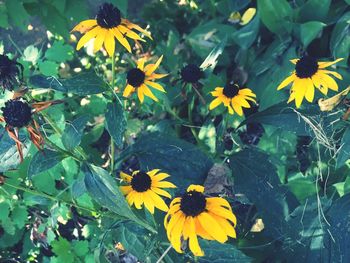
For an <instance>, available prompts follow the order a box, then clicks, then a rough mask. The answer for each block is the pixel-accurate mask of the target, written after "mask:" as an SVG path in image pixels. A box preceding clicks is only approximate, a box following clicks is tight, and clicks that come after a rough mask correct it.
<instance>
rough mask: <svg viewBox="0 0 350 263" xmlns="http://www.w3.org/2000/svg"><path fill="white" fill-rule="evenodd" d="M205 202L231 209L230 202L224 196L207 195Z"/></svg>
mask: <svg viewBox="0 0 350 263" xmlns="http://www.w3.org/2000/svg"><path fill="white" fill-rule="evenodd" d="M207 204H208V205H212V206H215V205H217V206H223V207H225V208H227V209H229V210H230V211H232V208H231V205H230V203H229V202H228V201H227V200H225V199H224V198H221V197H208V198H207Z"/></svg>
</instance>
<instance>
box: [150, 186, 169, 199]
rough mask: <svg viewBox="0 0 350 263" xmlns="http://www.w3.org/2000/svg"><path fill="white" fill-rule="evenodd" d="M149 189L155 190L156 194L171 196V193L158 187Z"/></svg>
mask: <svg viewBox="0 0 350 263" xmlns="http://www.w3.org/2000/svg"><path fill="white" fill-rule="evenodd" d="M151 190H152V191H153V192H155V193H156V194H159V195H162V196H165V197H168V198H171V194H169V193H168V192H167V191H165V190H163V189H160V188H158V187H152V188H151Z"/></svg>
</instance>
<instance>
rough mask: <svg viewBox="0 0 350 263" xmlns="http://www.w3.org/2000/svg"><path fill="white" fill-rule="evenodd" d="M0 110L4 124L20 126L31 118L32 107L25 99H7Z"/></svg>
mask: <svg viewBox="0 0 350 263" xmlns="http://www.w3.org/2000/svg"><path fill="white" fill-rule="evenodd" d="M1 110H2V115H3V117H4V119H5V122H6V124H7V125H9V126H11V127H15V128H22V127H25V126H27V125H28V124H29V123H30V121H31V120H32V109H31V107H30V106H29V104H28V103H27V102H25V101H21V100H8V101H6V102H5V107H2V108H1Z"/></svg>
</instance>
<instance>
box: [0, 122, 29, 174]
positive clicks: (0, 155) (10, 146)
mask: <svg viewBox="0 0 350 263" xmlns="http://www.w3.org/2000/svg"><path fill="white" fill-rule="evenodd" d="M1 134H3V137H2V138H1V140H0V173H3V172H6V171H8V170H11V169H14V168H16V167H17V166H18V165H19V164H20V158H19V154H18V151H17V147H16V144H15V142H14V140H12V139H11V138H10V136H9V135H8V134H7V132H6V131H5V129H4V128H2V127H0V135H1ZM20 140H21V141H22V142H23V145H22V146H23V158H25V157H26V156H27V154H28V152H29V145H30V143H29V141H28V140H25V137H24V136H23V135H22V134H21V133H20Z"/></svg>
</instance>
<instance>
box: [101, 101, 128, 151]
mask: <svg viewBox="0 0 350 263" xmlns="http://www.w3.org/2000/svg"><path fill="white" fill-rule="evenodd" d="M126 125H127V122H126V118H125V115H124V110H123V106H122V105H121V104H120V103H119V101H115V102H110V103H108V105H107V111H106V129H107V131H108V133H109V134H110V135H111V137H112V138H113V141H114V143H115V144H116V145H117V146H118V147H122V146H123V137H124V132H125V129H126Z"/></svg>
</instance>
